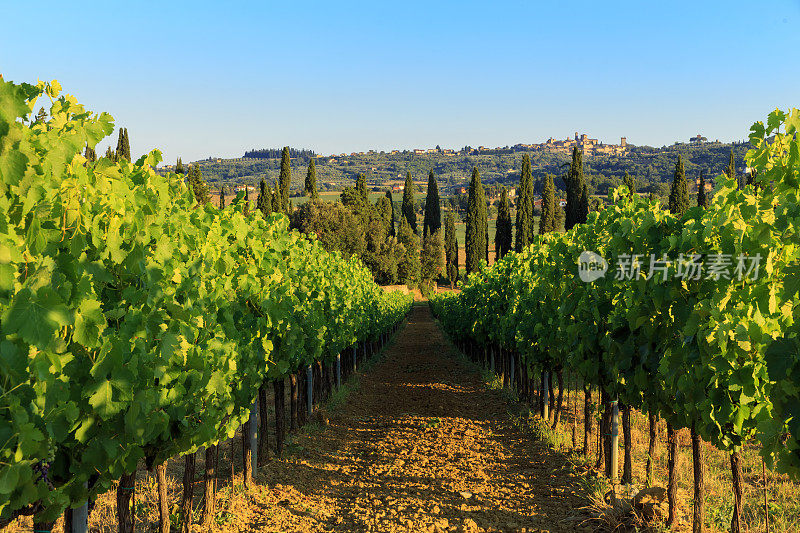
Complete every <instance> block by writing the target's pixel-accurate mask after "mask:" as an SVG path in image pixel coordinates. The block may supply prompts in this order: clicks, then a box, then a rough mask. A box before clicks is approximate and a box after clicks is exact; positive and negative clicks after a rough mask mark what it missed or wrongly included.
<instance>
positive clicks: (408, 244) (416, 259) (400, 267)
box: [397, 219, 421, 287]
mask: <svg viewBox="0 0 800 533" xmlns="http://www.w3.org/2000/svg"><path fill="white" fill-rule="evenodd" d="M397 242H399V243H400V244H402V245H403V248H404V250H405V251H404V253H403V255H402V256H401V257H400V260H399V261H398V264H397V277H398V278H399V279H400V282H401V283H405V284H406V285H408V286H409V287H415V286H416V285H417V283H419V280H420V274H421V262H420V254H419V237H417V235H416V233H414V232H413V231H412V230H411V226H409V224H408V221H407V220H405V219H402V220H401V221H400V228H399V229H398V230H397Z"/></svg>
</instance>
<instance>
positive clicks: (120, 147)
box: [116, 128, 125, 161]
mask: <svg viewBox="0 0 800 533" xmlns="http://www.w3.org/2000/svg"><path fill="white" fill-rule="evenodd" d="M116 156H117V161H120V160H121V159H122V158H124V157H125V130H124V129H123V128H120V129H119V135H118V136H117V152H116Z"/></svg>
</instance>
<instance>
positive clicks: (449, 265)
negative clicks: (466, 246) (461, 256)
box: [444, 211, 458, 288]
mask: <svg viewBox="0 0 800 533" xmlns="http://www.w3.org/2000/svg"><path fill="white" fill-rule="evenodd" d="M444 256H445V268H446V270H447V278H448V279H449V280H450V287H452V288H455V285H456V282H457V281H458V237H456V221H455V215H454V214H453V212H452V211H448V212H447V215H445V217H444Z"/></svg>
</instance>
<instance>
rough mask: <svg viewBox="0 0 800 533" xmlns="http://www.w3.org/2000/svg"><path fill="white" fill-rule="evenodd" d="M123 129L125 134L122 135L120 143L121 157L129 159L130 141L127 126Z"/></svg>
mask: <svg viewBox="0 0 800 533" xmlns="http://www.w3.org/2000/svg"><path fill="white" fill-rule="evenodd" d="M124 131H125V135H124V137H123V143H122V154H123V157H125V159H127V160H128V161H130V160H131V141H130V139H129V138H128V128H125V130H124Z"/></svg>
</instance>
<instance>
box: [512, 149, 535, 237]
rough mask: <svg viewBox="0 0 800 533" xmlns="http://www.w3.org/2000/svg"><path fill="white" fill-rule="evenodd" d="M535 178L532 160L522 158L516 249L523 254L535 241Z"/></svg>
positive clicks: (526, 155) (518, 194)
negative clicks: (532, 170) (532, 173)
mask: <svg viewBox="0 0 800 533" xmlns="http://www.w3.org/2000/svg"><path fill="white" fill-rule="evenodd" d="M533 195H534V192H533V177H532V176H531V158H530V156H529V155H528V154H525V155H523V156H522V172H521V173H520V178H519V190H518V191H517V217H516V229H517V238H516V242H515V243H514V249H515V250H516V251H518V252H521V251H522V249H523V248H525V247H526V246H528V245H529V244H530V243H531V241H532V240H533V235H534V228H533V224H534V222H533V202H534V197H533Z"/></svg>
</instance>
